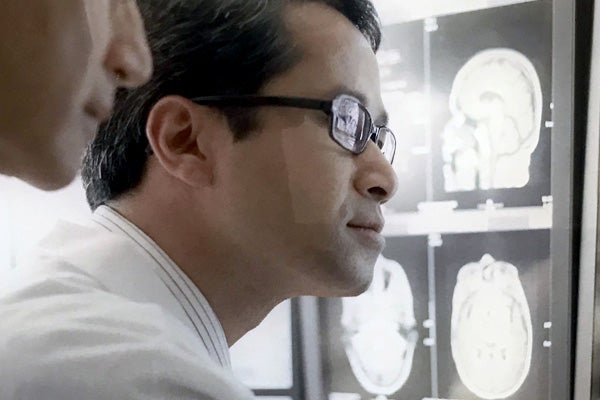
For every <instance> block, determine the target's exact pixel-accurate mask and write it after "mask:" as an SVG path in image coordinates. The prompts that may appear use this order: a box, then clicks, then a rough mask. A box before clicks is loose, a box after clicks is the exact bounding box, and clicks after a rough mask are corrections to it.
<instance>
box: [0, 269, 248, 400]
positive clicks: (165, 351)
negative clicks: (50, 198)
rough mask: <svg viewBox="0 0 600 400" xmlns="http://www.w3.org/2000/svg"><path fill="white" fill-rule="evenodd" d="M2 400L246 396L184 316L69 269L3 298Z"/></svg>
mask: <svg viewBox="0 0 600 400" xmlns="http://www.w3.org/2000/svg"><path fill="white" fill-rule="evenodd" d="M0 321H1V325H0V359H1V360H2V363H1V365H0V398H1V399H3V400H12V399H15V400H16V399H25V398H27V399H38V398H44V399H48V400H54V399H57V400H58V399H61V400H62V399H68V398H85V399H91V400H95V399H109V398H127V399H142V398H143V399H165V398H169V399H188V398H189V399H220V398H231V399H238V398H239V399H247V398H251V393H250V392H249V391H248V390H247V389H245V388H244V387H243V386H242V385H241V384H239V383H238V382H237V381H236V380H235V378H233V376H232V375H231V373H230V372H229V371H228V370H225V369H223V368H221V367H220V366H218V365H217V364H215V363H214V362H212V360H210V358H209V357H208V355H207V353H206V351H205V349H204V347H203V346H202V344H201V342H200V341H199V340H198V339H197V338H196V337H195V335H193V334H192V333H191V332H189V330H187V329H186V328H185V327H184V326H183V325H182V324H181V322H180V321H179V320H177V319H176V318H174V317H172V316H171V315H170V314H168V313H166V312H165V311H164V310H163V309H162V308H161V307H159V306H157V305H155V304H151V303H139V302H134V301H131V300H129V299H127V298H124V297H121V296H119V295H115V294H113V293H110V292H108V291H106V290H105V289H104V288H103V287H102V285H101V284H100V283H98V282H97V281H95V280H94V278H93V277H90V276H87V275H85V274H84V273H79V272H78V271H77V270H76V269H72V268H70V267H69V266H63V268H61V269H60V270H59V271H58V272H56V271H55V272H54V273H53V274H51V275H48V276H36V277H29V278H27V279H22V278H21V279H18V283H17V284H15V285H14V286H13V287H11V288H10V289H9V290H6V291H5V292H4V294H3V295H2V297H1V298H0Z"/></svg>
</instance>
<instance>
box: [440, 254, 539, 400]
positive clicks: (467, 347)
mask: <svg viewBox="0 0 600 400" xmlns="http://www.w3.org/2000/svg"><path fill="white" fill-rule="evenodd" d="M451 347H452V357H453V358H454V362H455V364H456V368H457V370H458V374H459V376H460V379H461V381H462V382H463V383H464V384H465V386H466V387H467V388H468V389H469V390H470V391H471V392H473V393H474V394H476V395H477V396H479V397H481V398H483V399H504V398H506V397H508V396H510V395H512V394H514V393H515V392H516V391H517V390H519V388H520V387H521V385H522V384H523V382H524V381H525V378H526V377H527V375H528V373H529V369H530V366H531V353H532V348H533V347H532V323H531V315H530V311H529V306H528V304H527V299H526V297H525V292H524V291H523V287H522V286H521V282H520V280H519V272H518V270H517V268H516V267H515V266H514V265H512V264H509V263H506V262H503V261H496V260H494V258H493V257H492V256H490V255H489V254H486V255H484V256H483V258H482V259H481V261H479V262H475V263H469V264H467V265H465V266H463V267H462V268H461V269H460V271H459V273H458V277H457V283H456V287H455V288H454V296H453V298H452V320H451Z"/></svg>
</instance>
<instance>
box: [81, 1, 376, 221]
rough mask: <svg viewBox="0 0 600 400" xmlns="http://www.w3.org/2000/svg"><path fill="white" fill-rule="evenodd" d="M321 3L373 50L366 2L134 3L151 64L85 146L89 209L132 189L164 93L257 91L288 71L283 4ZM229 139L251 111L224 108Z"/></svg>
mask: <svg viewBox="0 0 600 400" xmlns="http://www.w3.org/2000/svg"><path fill="white" fill-rule="evenodd" d="M303 2H319V3H324V4H326V5H328V6H330V7H332V8H334V9H336V10H337V11H339V12H340V13H341V14H343V15H344V16H345V17H346V18H348V20H350V22H352V24H353V25H354V26H356V27H357V28H358V29H359V30H360V31H361V32H362V33H363V35H364V36H365V37H366V38H367V40H369V42H370V43H371V46H372V48H373V50H374V51H377V50H378V48H379V45H380V42H381V28H380V24H379V19H378V16H377V14H376V11H375V9H374V7H373V5H372V4H371V2H370V0H138V3H139V5H140V10H141V13H142V17H143V19H144V24H145V26H146V30H147V34H148V42H149V45H150V49H151V51H152V56H153V60H154V74H153V77H152V78H151V80H150V81H149V82H148V83H146V84H145V85H143V86H141V87H139V88H134V89H120V90H119V91H118V92H117V95H116V101H115V107H114V113H113V115H112V117H111V119H110V120H109V121H107V122H106V123H104V124H103V125H102V126H101V127H100V129H99V131H98V134H97V135H96V137H95V139H94V140H93V142H92V143H91V144H90V146H89V147H88V149H87V152H86V155H85V157H84V160H83V170H82V177H83V182H84V186H85V190H86V196H87V200H88V203H89V204H90V206H91V208H92V209H96V208H97V207H98V206H100V205H102V204H104V203H106V202H108V201H110V200H114V199H117V198H118V197H120V196H122V195H123V194H125V193H127V192H129V191H130V190H133V189H135V188H136V187H137V186H138V185H139V183H140V182H141V180H142V177H143V174H144V169H145V165H146V161H147V159H148V155H149V154H150V153H151V151H150V147H149V144H148V139H147V137H146V134H145V125H146V119H147V117H148V114H149V112H150V109H151V108H152V106H153V105H154V104H155V103H156V102H157V101H158V100H159V99H160V98H162V97H164V96H167V95H172V94H176V95H180V96H183V97H187V98H192V97H198V96H210V95H238V94H256V93H258V92H259V91H260V90H261V88H262V87H263V86H264V85H265V84H266V83H267V82H268V81H270V80H271V79H272V78H274V77H275V76H277V75H279V74H281V73H283V72H285V71H286V70H288V69H290V68H291V67H293V65H294V64H295V63H296V62H297V61H298V60H299V59H300V57H301V54H298V50H297V49H296V48H295V47H294V46H292V45H291V38H290V37H289V33H288V32H287V31H286V28H285V25H284V21H283V18H282V13H283V9H284V7H285V5H287V4H290V3H291V4H293V3H303ZM222 111H223V112H224V114H225V116H226V118H227V122H228V123H229V125H230V128H231V130H232V132H233V134H234V138H235V140H242V139H244V138H246V137H247V136H248V135H249V134H250V133H251V132H252V131H253V130H254V129H255V128H256V124H257V121H256V118H255V111H252V110H249V109H241V108H237V109H235V108H224V109H223V110H222Z"/></svg>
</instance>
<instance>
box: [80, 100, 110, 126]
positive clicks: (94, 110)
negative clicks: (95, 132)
mask: <svg viewBox="0 0 600 400" xmlns="http://www.w3.org/2000/svg"><path fill="white" fill-rule="evenodd" d="M112 108H113V105H112V102H101V101H92V102H90V103H88V104H86V106H85V113H86V114H88V115H89V116H90V117H92V118H94V119H95V120H96V121H98V123H101V122H103V121H105V120H107V119H108V118H109V117H110V114H111V113H112Z"/></svg>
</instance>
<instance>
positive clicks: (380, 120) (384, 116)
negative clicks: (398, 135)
mask: <svg viewBox="0 0 600 400" xmlns="http://www.w3.org/2000/svg"><path fill="white" fill-rule="evenodd" d="M340 94H347V95H350V96H352V97H355V98H356V99H358V101H360V103H361V104H362V105H364V106H365V107H367V104H368V100H367V96H366V95H365V94H364V93H362V92H359V91H357V90H353V89H350V88H349V87H347V86H344V85H340V86H338V87H336V88H335V89H334V90H333V91H332V96H331V97H335V96H338V95H340ZM369 113H370V111H369ZM371 117H373V124H375V125H376V126H383V125H387V124H388V122H389V121H390V117H389V115H388V113H387V111H385V110H383V111H382V112H381V113H380V114H378V115H377V116H371Z"/></svg>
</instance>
